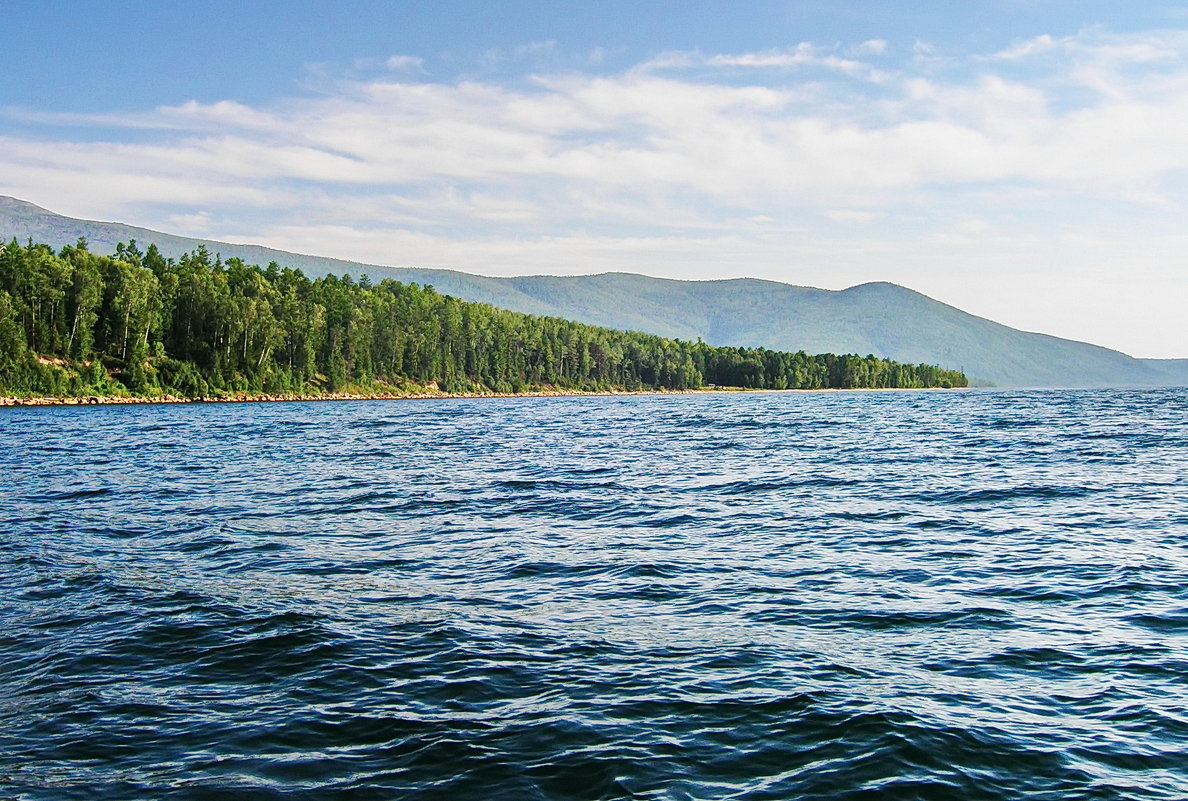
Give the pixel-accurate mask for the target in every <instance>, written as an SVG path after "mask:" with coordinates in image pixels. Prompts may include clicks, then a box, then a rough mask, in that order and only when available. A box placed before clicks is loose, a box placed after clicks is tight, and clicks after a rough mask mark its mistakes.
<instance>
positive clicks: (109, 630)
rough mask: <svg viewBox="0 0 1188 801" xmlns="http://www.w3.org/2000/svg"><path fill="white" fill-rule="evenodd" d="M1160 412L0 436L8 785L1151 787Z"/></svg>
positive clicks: (296, 791)
mask: <svg viewBox="0 0 1188 801" xmlns="http://www.w3.org/2000/svg"><path fill="white" fill-rule="evenodd" d="M1186 419H1188V391H1185V390H1134V391H1127V390H1098V391H1087V390H1086V391H1059V392H1057V391H1010V392H1008V391H970V392H959V393H958V392H954V393H939V392H932V393H929V392H919V393H913V392H898V393H876V392H854V393H822V394H799V393H798V394H721V395H697V396H665V397H618V398H524V399H490V400H441V401H419V402H414V401H376V402H344V403H287V404H216V405H187V406H147V407H146V406H134V407H106V408H94V407H92V408H74V407H60V408H20V409H0V476H3V478H2V479H0V481H2V482H3V483H2V484H0V524H2V528H0V623H2V624H3V625H2V626H0V796H13V797H16V798H22V799H75V798H80V799H81V798H104V799H116V798H194V799H208V798H274V797H282V796H283V797H299V798H310V799H320V798H328V799H332V798H344V799H345V798H351V799H356V798H360V799H368V798H377V799H380V798H384V799H387V798H417V799H420V798H425V799H432V798H446V799H451V800H452V801H456V800H457V799H470V798H476V799H478V798H481V799H516V800H517V801H518V800H520V799H594V798H606V799H619V798H647V799H709V798H731V799H793V798H797V799H799V798H804V799H866V798H870V799H875V798H904V799H915V798H919V799H952V798H968V799H1081V798H1083V799H1183V798H1185V797H1188V745H1186V744H1188V700H1186V699H1188V689H1186V688H1188V484H1186V480H1185V476H1186V475H1188V430H1186V429H1188V427H1186V424H1185V420H1186Z"/></svg>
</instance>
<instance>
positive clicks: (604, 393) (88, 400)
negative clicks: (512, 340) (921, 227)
mask: <svg viewBox="0 0 1188 801" xmlns="http://www.w3.org/2000/svg"><path fill="white" fill-rule="evenodd" d="M954 389H958V390H959V389H963V387H851V388H847V389H842V388H831V387H822V388H818V389H758V388H753V389H745V388H741V387H703V388H698V389H639V390H628V389H605V390H582V389H538V390H529V391H527V392H441V391H439V390H431V389H426V390H424V391H422V392H361V393H356V392H334V393H326V394H321V395H308V394H283V393H282V394H276V395H269V394H259V395H250V394H246V393H245V394H241V395H226V396H220V397H214V396H212V397H203V398H183V397H179V396H176V395H161V396H159V397H155V398H142V397H134V396H130V395H127V396H124V395H89V396H78V397H75V396H70V397H55V396H42V397H29V398H17V397H0V408H7V407H17V406H140V405H145V404H171V403H297V402H308V401H361V400H434V399H454V398H581V397H617V396H634V395H698V394H711V393H713V394H723V395H728V394H736V393H747V394H753V393H776V392H779V393H784V392H805V393H808V392H932V391H953V390H954Z"/></svg>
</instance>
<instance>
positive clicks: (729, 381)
mask: <svg viewBox="0 0 1188 801" xmlns="http://www.w3.org/2000/svg"><path fill="white" fill-rule="evenodd" d="M430 382H436V384H437V385H438V387H439V388H440V389H442V390H444V391H447V392H485V391H494V392H521V391H526V390H531V389H538V388H544V387H557V388H562V389H579V390H594V391H597V390H606V389H691V388H698V387H703V386H706V385H718V386H729V387H745V388H759V389H818V388H858V387H960V386H965V385H966V378H965V376H964V375H963V374H961V373H960V372H957V371H953V370H945V369H942V368H940V367H936V366H933V365H922V364H921V365H909V364H901V363H897V362H892V361H889V360H886V359H880V358H877V357H875V356H866V357H859V356H856V355H844V356H837V355H833V354H822V355H815V356H812V355H808V354H806V353H804V352H799V353H785V352H780V351H772V350H767V349H765V348H740V347H713V346H710V345H706V344H705V343H703V342H701V341H700V340H699V341H698V342H695V343H694V342H685V341H681V340H673V339H667V338H664V337H660V336H654V335H650V334H644V333H640V332H634V331H631V332H628V331H615V330H611V329H606V328H598V327H594V326H589V325H584V324H581V323H576V322H572V321H569V320H563V319H559V318H554V317H538V316H533V315H528V314H521V313H518V312H511V311H506V310H504V309H498V308H495V307H494V306H490V305H487V304H482V303H471V302H466V301H462V300H459V299H457V298H454V297H450V296H447V295H441V294H438V293H437V292H435V291H434V290H433V289H432V288H431V287H429V286H419V285H417V284H402V283H399V282H397V281H393V280H384V281H382V282H380V283H378V284H375V285H373V284H372V283H371V282H370V281H369V280H368V278H367V276H362V277H360V278H359V280H357V281H356V280H354V279H352V278H351V277H350V276H348V275H344V276H334V275H327V276H324V277H320V278H316V279H310V278H308V277H306V276H305V275H304V274H302V273H301V272H300V271H298V270H293V269H288V268H282V267H281V266H280V265H278V264H276V263H275V262H273V263H270V264H269V265H268V266H266V267H259V266H256V265H249V264H245V263H244V262H243V261H242V260H240V259H237V258H232V259H227V260H223V259H221V258H220V257H219V256H218V255H212V254H211V253H210V252H208V251H207V250H206V249H205V248H201V247H200V248H199V249H198V250H195V251H194V252H192V253H188V254H186V255H183V256H181V257H179V258H177V259H173V258H166V257H164V256H162V254H161V253H160V252H159V250H158V249H157V247H156V246H155V245H149V246H148V248H147V250H145V251H143V252H142V251H141V250H140V248H139V247H138V246H137V244H136V242H135V240H132V241H131V242H129V243H127V244H120V245H119V246H117V248H116V251H115V253H114V254H112V255H107V256H105V255H99V254H96V253H92V252H91V251H90V250H88V248H87V244H86V242H85V240H81V239H80V240H79V241H78V243H77V244H76V245H73V246H68V247H65V248H62V249H61V250H60V251H58V252H54V250H53V249H52V248H50V247H49V246H48V245H44V244H35V243H33V242H28V243H27V244H25V245H20V244H19V243H17V241H16V240H13V241H11V242H9V243H8V244H7V245H3V246H0V394H6V395H20V394H31V395H58V396H71V395H73V396H86V395H127V394H131V395H140V396H150V397H151V396H159V395H164V394H172V395H176V396H180V397H191V398H199V397H214V396H220V395H227V394H240V393H266V394H285V393H326V392H376V391H391V390H402V389H403V390H407V389H412V388H414V387H415V386H417V385H419V386H424V385H426V384H429V383H430Z"/></svg>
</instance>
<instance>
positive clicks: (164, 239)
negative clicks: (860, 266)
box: [0, 197, 1188, 386]
mask: <svg viewBox="0 0 1188 801" xmlns="http://www.w3.org/2000/svg"><path fill="white" fill-rule="evenodd" d="M80 236H81V237H85V238H86V239H87V241H88V242H89V243H90V247H91V249H92V250H93V251H95V252H99V253H110V252H111V251H112V250H114V248H115V245H116V244H117V243H119V242H127V241H129V240H130V239H135V240H137V242H139V243H140V244H141V246H142V247H143V246H146V245H147V244H148V243H149V242H154V243H156V244H157V246H158V247H159V248H160V249H161V251H162V253H164V254H165V255H169V256H177V255H180V254H181V253H186V252H189V251H193V250H194V249H196V248H197V247H199V246H200V245H201V246H205V247H206V248H208V249H209V250H210V251H211V252H214V253H219V254H221V255H222V256H223V257H224V258H229V257H232V256H238V257H239V258H242V259H243V260H244V261H246V262H248V263H255V264H267V263H268V262H270V261H276V262H278V263H280V264H282V265H284V266H288V267H294V268H297V269H300V270H302V271H303V272H304V273H306V274H307V275H309V276H311V277H312V276H319V275H326V274H330V273H334V274H339V275H341V274H343V273H350V274H352V275H355V276H358V275H361V274H363V273H366V274H368V275H369V276H370V277H371V278H372V279H373V280H378V279H380V278H394V279H396V280H399V281H403V282H416V283H420V284H428V285H431V286H433V287H434V288H435V289H437V290H438V291H439V292H442V293H444V294H447V295H453V296H455V297H458V298H462V299H464V300H472V301H480V302H484V303H490V304H492V305H495V306H499V307H501V308H505V309H510V310H513V311H521V312H527V313H531V314H544V315H551V316H556V317H564V318H566V319H571V320H577V321H580V322H584V323H589V324H593V325H599V326H606V327H610V328H617V329H627V330H640V331H646V332H649V333H654V334H660V335H663V336H669V337H679V338H682V339H689V340H695V339H697V338H699V337H700V338H701V339H703V340H704V341H706V342H707V343H709V344H711V345H745V346H762V347H767V348H773V349H777V350H787V351H796V350H805V351H807V352H809V353H823V352H831V353H858V354H863V355H865V354H868V353H873V354H875V355H877V356H881V357H884V358H888V359H893V360H895V361H900V362H909V363H927V364H941V365H944V366H946V367H951V368H955V369H962V370H964V372H965V373H966V374H967V375H969V376H970V378H971V380H973V381H975V382H979V383H991V384H996V385H999V386H1108V385H1167V384H1184V383H1188V369H1185V367H1184V366H1183V364H1180V363H1179V362H1180V361H1182V360H1150V361H1147V360H1140V359H1134V358H1132V357H1130V356H1127V355H1126V354H1124V353H1120V352H1118V351H1114V350H1110V349H1109V348H1103V347H1099V346H1096V345H1090V344H1087V343H1084V342H1076V341H1073V340H1068V339H1061V338H1059V337H1054V336H1048V335H1046V334H1037V333H1028V332H1024V331H1019V330H1017V329H1014V328H1010V327H1008V326H1005V325H1001V324H999V323H995V322H993V321H991V320H987V319H985V318H981V317H977V316H974V315H972V314H968V313H966V312H963V311H961V310H960V309H957V308H955V307H953V306H949V305H946V304H944V303H941V302H939V301H936V300H933V299H932V298H929V297H927V296H925V295H922V294H920V293H918V292H915V291H913V290H911V289H907V288H905V287H901V286H897V285H895V284H889V283H871V284H863V285H860V286H855V287H850V288H849V289H845V290H840V291H834V290H824V289H814V288H811V287H801V286H793V285H790V284H783V283H779V282H775V281H762V280H757V279H751V278H737V279H729V280H720V281H678V280H673V279H662V278H650V277H647V276H642V275H634V274H628V273H604V274H601V275H590V276H569V277H558V276H521V277H515V278H490V277H486V276H478V275H470V274H468V273H462V272H457V271H453V270H436V269H419V268H405V267H385V266H379V265H366V264H359V263H356V262H349V261H342V260H338V259H330V258H324V257H318V256H307V255H301V254H294V253H287V252H285V251H279V250H272V249H270V248H264V247H259V246H256V245H238V244H231V243H225V242H215V241H210V240H199V239H191V238H187V237H180V236H174V235H171V234H165V233H161V232H157V231H151V230H148V229H144V228H137V227H134V226H129V225H124V224H121V223H103V222H94V221H87V220H76V219H73V218H69V217H63V216H61V215H57V214H54V213H52V212H49V211H46V210H45V209H42V208H40V207H38V206H35V205H33V204H31V203H26V202H24V201H20V200H16V199H14V198H5V197H0V237H2V238H3V239H4V240H5V241H7V240H10V239H12V238H13V237H16V238H17V239H18V240H21V241H24V240H25V239H32V240H33V241H36V242H45V243H48V244H50V245H53V246H55V247H60V246H63V245H67V244H73V243H74V242H75V241H76V240H77V239H78V238H79V237H80Z"/></svg>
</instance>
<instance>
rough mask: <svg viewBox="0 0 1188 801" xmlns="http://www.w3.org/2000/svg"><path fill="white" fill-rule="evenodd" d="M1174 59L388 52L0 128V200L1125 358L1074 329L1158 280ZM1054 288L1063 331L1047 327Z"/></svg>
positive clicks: (4, 115)
mask: <svg viewBox="0 0 1188 801" xmlns="http://www.w3.org/2000/svg"><path fill="white" fill-rule="evenodd" d="M552 47H553V45H552V44H551V43H546V45H533V46H526V47H524V48H521V50H522V51H523V52H519V51H517V52H516V53H512V54H504V55H503V56H501V57H506V58H511V59H516V58H520V59H525V60H528V59H536V58H537V57H538V56H539V55H540V54H541V52H542V49H545V50H548V49H551V48H552ZM1186 56H1188V33H1185V32H1182V31H1158V32H1151V33H1146V34H1141V35H1126V36H1117V35H1111V34H1110V33H1108V32H1105V31H1101V30H1096V29H1094V30H1087V31H1083V32H1081V33H1080V34H1077V35H1075V36H1068V37H1053V36H1041V37H1038V38H1035V39H1031V40H1028V41H1020V42H1016V43H1014V44H1012V45H1011V46H1010V47H1008V48H1005V49H1003V50H1001V51H999V52H995V53H988V54H981V55H973V56H964V57H960V58H958V57H953V56H948V55H946V54H944V53H938V52H937V51H936V49H935V48H931V47H928V46H926V43H919V46H915V47H901V48H898V49H897V48H896V47H895V46H894V45H891V44H888V43H887V42H886V41H883V40H870V41H865V42H860V43H856V44H853V45H849V46H831V47H824V46H820V45H816V44H813V43H801V44H798V45H795V46H792V47H789V48H786V49H782V50H772V51H762V52H755V53H699V52H670V53H662V54H658V55H657V56H655V57H654V58H651V59H649V60H648V61H646V62H643V63H640V64H638V65H636V66H635V67H633V68H631V69H628V70H625V71H621V72H616V73H604V72H600V71H598V69H597V59H594V58H590V59H588V60H587V63H586V65H585V67H584V68H579V67H574V66H569V67H566V68H563V69H562V68H558V69H554V70H542V69H534V70H532V71H528V72H524V73H520V74H518V75H517V76H516V77H515V78H514V79H509V78H502V79H500V80H493V79H484V78H482V77H481V75H480V76H479V77H474V76H469V77H468V76H461V77H452V78H448V79H442V78H438V77H436V76H435V75H434V74H433V65H432V63H431V61H430V60H428V59H424V58H422V57H420V56H412V55H406V54H396V55H393V56H391V57H390V58H388V59H386V60H377V61H376V63H374V64H370V63H362V62H358V63H355V64H353V65H350V66H349V68H339V69H337V70H336V69H332V68H330V67H328V66H326V65H319V67H318V70H317V72H318V75H319V80H318V91H317V92H316V93H315V92H310V93H309V94H306V95H302V96H298V97H290V98H285V99H281V100H277V101H275V102H272V103H270V104H267V105H261V106H255V107H253V106H248V105H245V104H242V103H239V102H235V101H233V100H230V99H228V100H225V101H222V102H218V103H212V104H200V103H195V102H186V101H184V100H183V101H181V102H179V103H177V104H174V105H166V106H162V107H159V108H156V109H150V110H143V111H140V112H135V113H131V114H116V113H109V114H103V115H78V114H70V115H66V114H61V115H59V114H55V113H54V112H53V110H46V109H35V110H29V109H13V108H5V109H0V131H2V133H0V192H3V193H5V194H11V195H15V196H18V197H22V198H25V199H29V200H32V201H34V202H37V203H39V204H41V205H44V206H47V207H49V208H52V209H54V210H56V211H60V212H63V213H67V214H71V215H75V216H83V217H90V218H101V219H121V220H126V221H129V222H135V223H137V224H142V225H147V226H149V227H154V226H156V227H167V228H170V229H171V230H174V231H177V232H178V233H192V234H195V235H201V236H208V237H213V238H223V239H233V240H236V241H252V242H258V243H261V244H266V245H271V246H275V247H280V248H284V249H289V250H300V251H304V252H310V253H317V254H322V255H331V256H338V257H344V258H354V259H359V260H364V261H370V262H378V263H383V264H418V265H425V266H441V267H453V268H458V269H465V270H471V271H477V272H486V273H489V274H512V273H524V272H542V271H547V272H554V273H589V272H598V271H602V270H607V269H625V270H632V271H639V272H646V273H650V274H654V275H655V274H661V275H669V276H672V277H687V278H709V277H726V276H734V275H758V276H761V277H769V278H775V279H778V280H787V281H792V282H794V283H810V284H816V285H824V286H844V285H848V284H850V283H854V282H856V281H861V280H877V279H889V280H897V281H899V282H901V283H906V284H909V285H911V286H913V287H915V288H918V289H921V290H923V291H926V292H929V293H930V294H934V295H937V296H939V297H942V298H943V299H946V300H950V301H951V302H956V303H958V305H965V306H966V307H969V308H974V309H975V310H978V311H981V312H982V313H985V314H987V315H988V316H994V317H996V318H997V319H1001V320H1003V321H1004V322H1009V323H1011V324H1015V325H1022V326H1024V327H1031V328H1044V327H1045V326H1043V325H1040V324H1038V323H1040V322H1041V321H1052V322H1054V323H1055V325H1048V326H1047V327H1046V330H1052V329H1053V327H1055V328H1057V329H1059V330H1058V332H1059V333H1062V334H1063V335H1069V336H1079V337H1081V338H1091V339H1093V338H1095V339H1097V340H1098V341H1102V340H1103V337H1104V338H1105V339H1107V340H1108V338H1109V337H1110V336H1113V337H1114V339H1113V340H1112V341H1105V344H1111V345H1113V346H1117V347H1129V348H1130V349H1131V350H1139V351H1142V350H1143V349H1144V348H1143V346H1140V345H1138V344H1130V343H1128V342H1127V341H1125V337H1124V336H1122V334H1121V332H1120V331H1118V332H1114V333H1112V334H1108V335H1107V334H1101V333H1096V334H1095V333H1093V332H1095V331H1102V330H1104V329H1091V328H1085V327H1082V328H1079V329H1078V328H1077V325H1079V324H1081V323H1078V320H1081V321H1082V322H1083V319H1084V318H1085V317H1086V316H1088V315H1089V314H1092V313H1093V312H1095V311H1101V310H1104V309H1106V307H1108V306H1109V305H1110V304H1113V305H1114V307H1115V309H1121V308H1124V307H1125V305H1126V304H1127V303H1130V304H1138V303H1140V302H1141V297H1140V288H1141V287H1148V288H1150V287H1155V286H1158V287H1160V289H1158V290H1157V294H1159V295H1160V296H1166V295H1167V293H1168V292H1169V291H1177V290H1179V289H1183V288H1184V283H1183V281H1184V279H1183V278H1182V277H1181V276H1180V274H1179V271H1178V270H1177V269H1175V268H1174V267H1170V266H1168V264H1170V263H1171V260H1180V261H1182V259H1183V257H1184V256H1185V255H1188V254H1185V253H1183V248H1184V245H1185V243H1184V241H1183V238H1182V237H1179V235H1178V218H1179V217H1180V211H1181V210H1182V208H1183V204H1184V201H1185V189H1186V184H1185V180H1184V177H1185V168H1186V167H1188V148H1185V147H1184V142H1185V141H1188V63H1186V60H1185V59H1186ZM533 65H534V66H538V65H539V61H533ZM1163 259H1168V260H1169V261H1168V262H1167V264H1165V262H1164V261H1163ZM1137 278H1142V279H1143V280H1144V281H1145V282H1146V283H1141V284H1140V283H1137V282H1136V281H1137ZM1072 283H1075V286H1076V287H1080V289H1079V290H1077V291H1079V292H1080V295H1079V298H1080V300H1079V303H1080V305H1079V306H1078V307H1077V310H1076V312H1075V313H1071V312H1065V311H1062V310H1061V309H1060V308H1057V307H1058V306H1059V305H1060V304H1059V303H1057V298H1060V299H1062V300H1063V299H1065V298H1067V296H1068V292H1069V291H1070V284H1072ZM1002 286H1010V287H1012V288H1011V289H1010V290H1009V291H1008V290H1004V289H1001V288H999V287H1002ZM1020 286H1022V287H1024V289H1023V290H1022V292H1023V294H1024V295H1027V297H1024V298H1020V297H1017V296H1016V297H1013V298H1012V297H1011V296H1012V295H1018V294H1019V290H1018V289H1017V288H1018V287H1020ZM1119 287H1122V289H1119ZM1053 293H1055V294H1053ZM1181 296H1188V295H1183V294H1181ZM974 301H976V302H974ZM979 304H980V305H979ZM1151 308H1152V310H1153V313H1154V317H1155V318H1156V319H1160V318H1159V303H1158V301H1155V300H1153V301H1152V306H1151ZM1168 311H1169V313H1170V309H1169V310H1168ZM1062 314H1063V315H1064V316H1062ZM1167 325H1168V326H1170V327H1168V328H1167V329H1166V330H1164V331H1163V332H1162V334H1161V336H1163V337H1164V338H1166V337H1169V336H1172V337H1174V336H1180V335H1182V334H1183V333H1185V332H1184V331H1183V330H1181V329H1178V328H1175V324H1174V323H1170V322H1169V323H1168V324H1167ZM1062 326H1063V327H1062ZM1180 340H1181V341H1188V337H1183V336H1180ZM1152 341H1154V340H1152ZM1134 342H1135V343H1137V342H1138V340H1134ZM1146 351H1147V353H1150V355H1157V354H1154V353H1151V347H1150V346H1147V347H1146ZM1140 355H1143V354H1140ZM1183 355H1188V354H1183Z"/></svg>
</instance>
